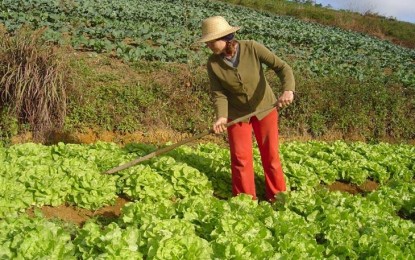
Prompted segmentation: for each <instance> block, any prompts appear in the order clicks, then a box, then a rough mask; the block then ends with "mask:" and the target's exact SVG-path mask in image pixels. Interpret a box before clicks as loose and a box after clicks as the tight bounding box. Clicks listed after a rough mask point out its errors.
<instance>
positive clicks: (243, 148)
mask: <svg viewBox="0 0 415 260" xmlns="http://www.w3.org/2000/svg"><path fill="white" fill-rule="evenodd" d="M252 129H253V130H254V133H255V138H256V140H257V143H258V148H259V151H260V154H261V160H262V166H263V168H264V173H265V194H266V198H267V200H270V201H274V196H275V194H276V193H278V192H281V191H285V190H286V185H285V180H284V173H283V171H282V167H281V162H280V157H279V151H278V113H277V111H276V109H274V110H272V112H270V113H269V114H268V115H267V116H266V117H265V118H263V119H262V120H258V119H257V118H256V117H252V118H251V120H250V121H249V123H237V124H235V125H232V126H230V127H228V137H229V146H230V152H231V170H232V192H233V195H234V196H236V195H238V194H239V193H246V194H250V195H252V196H253V198H254V199H256V192H255V181H254V167H253V154H252V145H253V144H252Z"/></svg>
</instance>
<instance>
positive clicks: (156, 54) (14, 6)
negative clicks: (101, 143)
mask: <svg viewBox="0 0 415 260" xmlns="http://www.w3.org/2000/svg"><path fill="white" fill-rule="evenodd" d="M0 10H1V12H0V22H2V23H4V24H5V25H6V27H7V28H8V29H9V30H10V31H14V30H16V29H17V28H19V27H20V26H21V25H22V24H30V25H32V26H34V27H36V28H38V27H48V30H47V31H46V34H45V37H46V38H47V40H49V41H53V42H57V43H62V44H63V43H64V42H65V39H66V41H67V42H69V43H70V44H71V45H72V46H74V47H75V48H78V49H88V50H93V51H97V52H111V53H115V54H116V55H117V56H119V57H121V58H123V59H126V60H133V61H134V60H143V59H144V60H160V61H176V62H196V63H200V61H204V60H205V58H206V55H207V53H208V52H207V50H200V48H199V47H197V46H195V45H193V43H194V42H195V41H196V40H197V38H198V37H200V25H201V21H202V20H203V19H204V18H206V17H208V16H212V15H223V16H225V17H226V18H227V19H228V20H229V21H230V23H231V24H234V25H238V26H241V27H242V30H241V31H240V32H238V38H242V39H255V40H257V41H260V42H262V43H264V44H265V45H266V46H268V47H269V48H270V49H272V50H273V51H274V52H275V53H276V54H277V55H279V56H281V57H282V58H284V59H286V60H290V63H292V64H293V67H294V68H295V69H296V70H297V71H299V72H302V73H303V72H308V73H310V75H319V76H327V75H331V76H339V75H350V76H352V77H354V78H357V79H364V78H371V77H377V78H381V79H382V80H383V81H384V82H391V81H393V82H400V83H402V84H404V85H406V86H409V87H412V88H413V87H415V67H414V66H415V65H414V57H415V53H414V50H411V49H406V48H402V47H399V46H396V45H393V44H391V43H389V42H387V41H381V40H378V39H375V38H372V37H368V36H365V35H362V34H358V33H353V32H348V31H344V30H340V29H337V28H331V27H327V26H321V25H318V24H314V23H306V22H303V21H300V20H298V19H294V18H291V17H285V16H276V15H273V14H270V13H266V12H258V11H255V10H252V9H249V8H244V7H240V6H235V5H229V4H226V3H222V2H216V1H196V0H181V1H171V0H163V1H131V0H121V1H109V0H88V1H73V2H65V1H58V0H56V1H43V0H30V1H21V0H20V1H10V0H8V1H2V3H1V4H0Z"/></svg>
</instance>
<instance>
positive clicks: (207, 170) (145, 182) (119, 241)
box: [0, 141, 415, 259]
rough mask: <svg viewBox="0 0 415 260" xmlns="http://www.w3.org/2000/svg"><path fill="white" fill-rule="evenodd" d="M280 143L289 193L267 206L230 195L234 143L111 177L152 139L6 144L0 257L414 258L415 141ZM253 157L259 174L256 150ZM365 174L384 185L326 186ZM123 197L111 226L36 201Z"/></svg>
mask: <svg viewBox="0 0 415 260" xmlns="http://www.w3.org/2000/svg"><path fill="white" fill-rule="evenodd" d="M280 148H281V157H282V160H283V167H284V170H285V174H286V180H287V183H288V191H287V192H285V193H282V194H279V195H278V196H277V201H276V203H274V204H270V203H268V202H265V201H261V200H260V201H253V200H252V199H251V197H250V196H248V195H240V196H237V197H232V195H231V193H230V190H231V185H230V181H229V180H230V170H229V168H230V167H229V152H228V150H227V149H225V148H221V147H219V146H217V145H215V144H209V143H208V144H201V145H199V146H197V147H189V146H181V147H179V148H177V149H176V150H174V151H172V152H170V153H168V154H167V155H164V156H160V157H157V158H153V159H151V160H149V161H146V162H143V163H142V164H139V165H136V166H134V167H131V168H129V169H126V170H124V171H121V172H119V173H118V174H116V175H113V176H109V175H104V174H102V172H103V171H105V170H108V169H109V168H111V167H115V166H117V165H119V164H123V163H125V162H127V161H130V160H132V159H133V158H135V157H137V156H143V155H145V154H147V153H149V152H150V151H151V150H152V149H153V148H152V147H151V146H147V145H143V144H129V145H127V146H125V147H118V146H117V145H115V144H112V143H102V142H100V143H96V144H92V145H75V144H63V143H59V144H57V145H52V146H44V145H39V144H32V143H27V144H18V145H13V146H11V147H9V148H4V147H0V165H1V168H0V183H1V184H2V185H1V186H0V187H1V193H0V228H1V230H2V232H1V233H0V244H1V246H0V249H1V250H0V258H65V259H66V258H68V259H71V258H74V259H75V258H76V259H90V258H122V259H179V258H184V259H193V258H195V259H274V258H291V257H295V258H298V259H302V258H307V259H308V258H314V259H321V258H409V257H410V256H412V255H414V253H415V247H414V245H413V243H411V241H413V240H414V239H415V223H414V222H413V216H414V215H415V207H414V201H415V183H414V177H415V174H414V173H415V161H414V158H415V148H414V147H413V146H410V145H403V144H399V145H398V144H397V145H392V144H385V143H380V144H375V145H370V144H365V143H358V142H357V143H345V142H341V141H336V142H333V143H326V142H316V141H310V142H306V143H300V142H289V143H283V144H281V147H280ZM254 156H255V171H256V179H257V180H261V179H263V174H262V169H261V165H260V158H259V154H258V150H257V149H255V150H254ZM367 179H371V180H376V181H377V182H378V183H380V184H381V185H380V186H379V188H378V189H377V190H375V191H372V192H367V193H365V194H363V196H362V195H354V196H353V195H350V194H348V193H341V192H330V191H329V190H328V189H327V188H325V185H324V184H331V183H333V182H334V181H336V180H343V181H348V182H350V183H353V184H356V185H357V184H360V183H361V182H362V181H363V180H367ZM322 184H323V185H322ZM257 188H258V189H257V190H258V191H260V190H262V189H263V184H261V186H258V187H257ZM120 195H122V196H126V197H128V198H129V199H130V200H131V202H129V203H127V204H126V205H125V206H124V207H123V208H122V215H121V216H120V218H119V219H113V220H111V221H108V222H106V223H103V222H102V221H101V222H100V221H99V220H98V219H90V220H89V221H88V222H86V223H85V224H84V225H83V226H82V227H72V228H68V226H67V224H64V223H62V222H56V221H54V220H47V219H46V218H44V217H43V216H42V215H41V213H40V211H38V210H37V209H36V208H37V207H40V206H42V205H52V206H57V205H61V204H64V203H68V204H72V205H76V206H78V207H83V208H87V209H98V208H100V207H102V206H105V205H110V204H112V203H114V200H115V198H116V197H117V196H120ZM263 197H264V196H263V194H260V195H259V198H260V199H262V198H263ZM32 207H34V208H35V210H34V211H35V216H34V217H29V216H28V215H27V213H26V210H27V209H29V208H32ZM34 241H36V242H34Z"/></svg>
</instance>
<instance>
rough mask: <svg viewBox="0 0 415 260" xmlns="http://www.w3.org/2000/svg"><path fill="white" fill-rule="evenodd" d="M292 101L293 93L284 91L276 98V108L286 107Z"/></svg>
mask: <svg viewBox="0 0 415 260" xmlns="http://www.w3.org/2000/svg"><path fill="white" fill-rule="evenodd" d="M293 100H294V92H293V91H291V90H286V91H284V93H282V95H281V96H280V97H279V98H278V107H281V108H282V107H286V106H288V105H290V104H291V103H292V102H293Z"/></svg>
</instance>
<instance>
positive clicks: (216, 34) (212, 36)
mask: <svg viewBox="0 0 415 260" xmlns="http://www.w3.org/2000/svg"><path fill="white" fill-rule="evenodd" d="M239 29H241V27H233V26H230V25H229V23H228V22H227V21H226V20H225V18H223V17H222V16H213V17H209V18H206V19H205V20H203V22H202V37H201V38H200V39H199V40H198V42H208V41H212V40H216V39H219V38H222V37H223V36H226V35H228V34H230V33H234V32H236V31H237V30H239Z"/></svg>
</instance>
